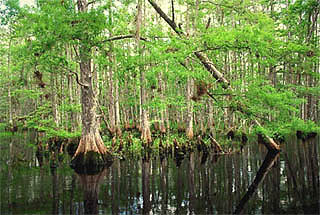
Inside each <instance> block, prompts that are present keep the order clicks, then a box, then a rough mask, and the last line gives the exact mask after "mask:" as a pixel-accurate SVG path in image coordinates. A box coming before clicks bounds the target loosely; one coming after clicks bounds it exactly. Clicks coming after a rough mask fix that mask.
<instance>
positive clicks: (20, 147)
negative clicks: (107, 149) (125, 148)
mask: <svg viewBox="0 0 320 215" xmlns="http://www.w3.org/2000/svg"><path fill="white" fill-rule="evenodd" d="M29 138H31V139H30V140H29ZM29 138H28V137H27V136H25V137H23V136H22V137H18V136H17V137H10V138H2V139H1V140H0V148H1V156H0V161H1V164H0V165H1V166H0V170H1V176H0V177H1V181H0V185H1V211H0V214H91V213H96V214H231V213H235V212H236V213H244V214H264V213H267V214H319V208H320V197H319V195H320V194H319V171H320V170H319V165H320V163H319V149H320V140H319V139H313V140H310V141H307V142H305V143H303V142H302V141H299V140H294V141H291V142H288V143H286V144H283V145H282V152H281V153H280V154H279V155H272V154H268V153H267V151H266V150H265V148H264V146H262V145H258V144H255V143H252V144H251V145H250V146H248V147H246V148H245V149H244V151H243V153H242V154H232V155H223V156H215V155H207V156H206V155H203V154H202V153H199V152H197V151H195V152H193V153H190V154H187V155H186V156H185V157H184V159H183V160H182V161H179V162H177V161H176V160H175V159H174V158H171V157H169V158H165V159H164V160H162V161H160V160H159V158H150V159H149V160H142V159H127V160H122V161H120V160H115V161H114V162H113V164H112V166H110V167H109V168H106V169H105V170H104V171H103V172H101V173H99V174H97V175H78V174H77V173H75V172H74V171H73V170H72V169H71V168H70V167H69V165H68V161H65V162H63V163H60V164H59V166H58V167H57V168H50V167H49V164H47V165H45V166H43V167H41V168H40V167H39V166H37V161H36V158H35V151H36V149H35V147H34V146H33V145H32V144H30V141H31V140H32V137H29ZM66 160H67V159H66ZM177 163H178V164H179V166H177Z"/></svg>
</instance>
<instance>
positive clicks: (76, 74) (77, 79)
mask: <svg viewBox="0 0 320 215" xmlns="http://www.w3.org/2000/svg"><path fill="white" fill-rule="evenodd" d="M69 72H70V73H71V74H73V75H75V76H76V81H77V83H78V84H79V85H80V86H82V87H89V85H88V84H84V83H81V82H80V79H79V75H78V73H76V72H73V71H71V70H70V71H69Z"/></svg>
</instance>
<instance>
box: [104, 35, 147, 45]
mask: <svg viewBox="0 0 320 215" xmlns="http://www.w3.org/2000/svg"><path fill="white" fill-rule="evenodd" d="M131 38H135V35H132V34H129V35H120V36H115V37H111V38H108V39H106V40H103V41H102V42H103V43H105V42H111V41H115V40H123V39H131ZM140 40H143V41H146V42H147V41H148V40H147V39H146V38H143V37H140Z"/></svg>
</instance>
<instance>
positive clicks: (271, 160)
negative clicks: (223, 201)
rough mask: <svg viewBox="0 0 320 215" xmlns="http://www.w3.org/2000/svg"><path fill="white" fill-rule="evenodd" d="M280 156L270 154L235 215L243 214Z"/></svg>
mask: <svg viewBox="0 0 320 215" xmlns="http://www.w3.org/2000/svg"><path fill="white" fill-rule="evenodd" d="M279 155H280V154H279V153H274V152H271V151H269V152H268V154H267V155H266V157H265V159H264V161H263V163H262V165H261V167H260V169H259V170H258V173H257V175H256V177H255V178H254V180H253V182H252V184H251V185H250V187H249V188H248V191H247V192H246V194H245V195H244V196H243V197H242V199H241V200H240V202H239V204H238V205H237V207H236V210H235V211H234V214H240V213H242V211H243V208H244V206H245V205H246V204H247V202H248V201H249V199H250V198H251V197H252V195H253V194H254V193H255V192H256V191H257V189H258V186H259V184H260V183H261V182H262V181H263V180H264V178H265V177H266V175H267V174H268V172H269V171H270V169H271V168H272V166H273V165H274V163H275V161H276V160H277V158H278V157H279Z"/></svg>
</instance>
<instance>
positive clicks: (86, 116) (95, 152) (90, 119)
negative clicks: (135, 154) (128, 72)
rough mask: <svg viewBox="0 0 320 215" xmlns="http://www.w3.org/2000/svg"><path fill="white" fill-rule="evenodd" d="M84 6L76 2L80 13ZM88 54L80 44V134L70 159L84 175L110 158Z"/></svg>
mask: <svg viewBox="0 0 320 215" xmlns="http://www.w3.org/2000/svg"><path fill="white" fill-rule="evenodd" d="M86 5H87V2H86V0H78V9H79V11H80V12H84V11H86V10H87V8H86ZM90 52H91V48H90V47H89V46H88V44H85V43H83V44H81V46H80V52H79V53H80V74H81V83H79V84H80V85H81V107H82V134H81V139H80V143H79V146H78V148H77V150H76V153H75V154H74V156H73V159H72V166H73V167H75V169H78V168H81V169H82V171H83V172H86V173H94V172H98V171H99V170H100V167H102V166H104V165H105V164H106V163H107V162H108V161H109V158H110V154H109V152H108V150H107V148H106V146H105V145H104V143H103V140H102V138H101V136H100V133H99V129H98V127H99V123H98V121H97V114H96V109H97V101H96V95H95V93H94V90H93V84H92V79H93V75H92V72H91V59H90Z"/></svg>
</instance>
